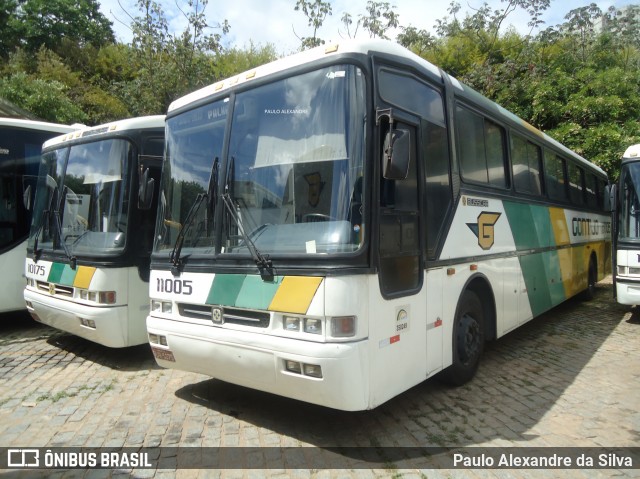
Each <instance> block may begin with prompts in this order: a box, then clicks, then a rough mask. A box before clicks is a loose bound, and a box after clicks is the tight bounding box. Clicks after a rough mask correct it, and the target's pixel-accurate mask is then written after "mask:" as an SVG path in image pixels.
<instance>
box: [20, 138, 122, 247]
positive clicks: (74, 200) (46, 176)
mask: <svg viewBox="0 0 640 479" xmlns="http://www.w3.org/2000/svg"><path fill="white" fill-rule="evenodd" d="M131 155H132V148H131V144H130V143H129V142H128V141H126V140H122V139H108V140H103V141H96V142H92V143H87V144H79V145H73V146H71V147H67V148H60V149H57V150H53V151H49V152H46V153H45V154H43V162H42V164H41V167H40V175H39V179H38V182H39V183H38V188H37V194H36V200H35V207H34V216H33V218H34V221H33V225H32V229H31V235H30V237H29V247H33V248H34V249H35V250H41V249H48V250H66V251H68V252H70V254H72V255H100V254H118V253H120V252H122V251H123V250H124V247H125V243H126V239H127V238H126V234H127V223H128V220H127V219H128V207H129V180H128V175H127V165H128V164H129V161H130V158H131Z"/></svg>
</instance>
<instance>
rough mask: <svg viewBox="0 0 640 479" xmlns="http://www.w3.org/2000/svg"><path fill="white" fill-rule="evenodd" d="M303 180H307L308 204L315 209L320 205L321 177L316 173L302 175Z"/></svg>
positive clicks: (322, 182) (322, 184)
mask: <svg viewBox="0 0 640 479" xmlns="http://www.w3.org/2000/svg"><path fill="white" fill-rule="evenodd" d="M304 179H305V180H307V184H308V185H309V195H308V198H309V204H310V205H311V206H313V207H314V208H315V207H316V206H318V203H320V193H322V188H323V187H324V181H322V176H320V173H318V172H316V173H309V174H307V175H304Z"/></svg>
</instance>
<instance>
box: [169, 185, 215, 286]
mask: <svg viewBox="0 0 640 479" xmlns="http://www.w3.org/2000/svg"><path fill="white" fill-rule="evenodd" d="M208 196H209V195H208V194H207V193H198V196H196V200H195V201H194V202H193V204H192V205H191V208H190V209H189V212H188V213H187V217H186V218H185V219H184V223H182V226H181V227H180V231H178V237H177V238H176V244H175V245H173V250H172V251H171V255H170V256H169V259H170V260H171V262H172V263H173V268H171V272H172V273H173V274H174V275H175V276H177V275H178V274H180V266H182V260H181V258H180V252H181V251H182V246H184V238H185V236H186V235H187V232H188V231H189V228H191V225H192V224H193V219H194V218H195V217H196V214H197V213H198V210H199V209H200V205H201V204H202V201H203V200H204V199H205V198H207V197H208Z"/></svg>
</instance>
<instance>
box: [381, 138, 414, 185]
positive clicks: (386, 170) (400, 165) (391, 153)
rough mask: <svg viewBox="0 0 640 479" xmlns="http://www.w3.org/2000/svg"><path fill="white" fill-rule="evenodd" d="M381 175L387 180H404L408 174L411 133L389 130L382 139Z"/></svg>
mask: <svg viewBox="0 0 640 479" xmlns="http://www.w3.org/2000/svg"><path fill="white" fill-rule="evenodd" d="M383 150H384V151H383V156H382V159H383V165H382V174H383V176H384V177H385V178H386V179H388V180H404V179H406V178H407V175H408V173H409V159H410V158H411V132H410V131H409V130H400V129H393V130H389V132H388V133H387V136H386V137H385V139H384V146H383Z"/></svg>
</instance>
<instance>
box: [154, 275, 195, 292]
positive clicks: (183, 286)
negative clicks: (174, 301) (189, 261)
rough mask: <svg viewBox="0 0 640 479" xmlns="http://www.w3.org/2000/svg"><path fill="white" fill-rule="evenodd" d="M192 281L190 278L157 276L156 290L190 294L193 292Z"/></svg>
mask: <svg viewBox="0 0 640 479" xmlns="http://www.w3.org/2000/svg"><path fill="white" fill-rule="evenodd" d="M192 282H193V281H191V280H189V279H171V278H168V279H163V278H157V281H156V290H157V291H158V293H174V294H184V295H187V296H188V295H190V294H191V293H193V287H192V286H191V283H192Z"/></svg>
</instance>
